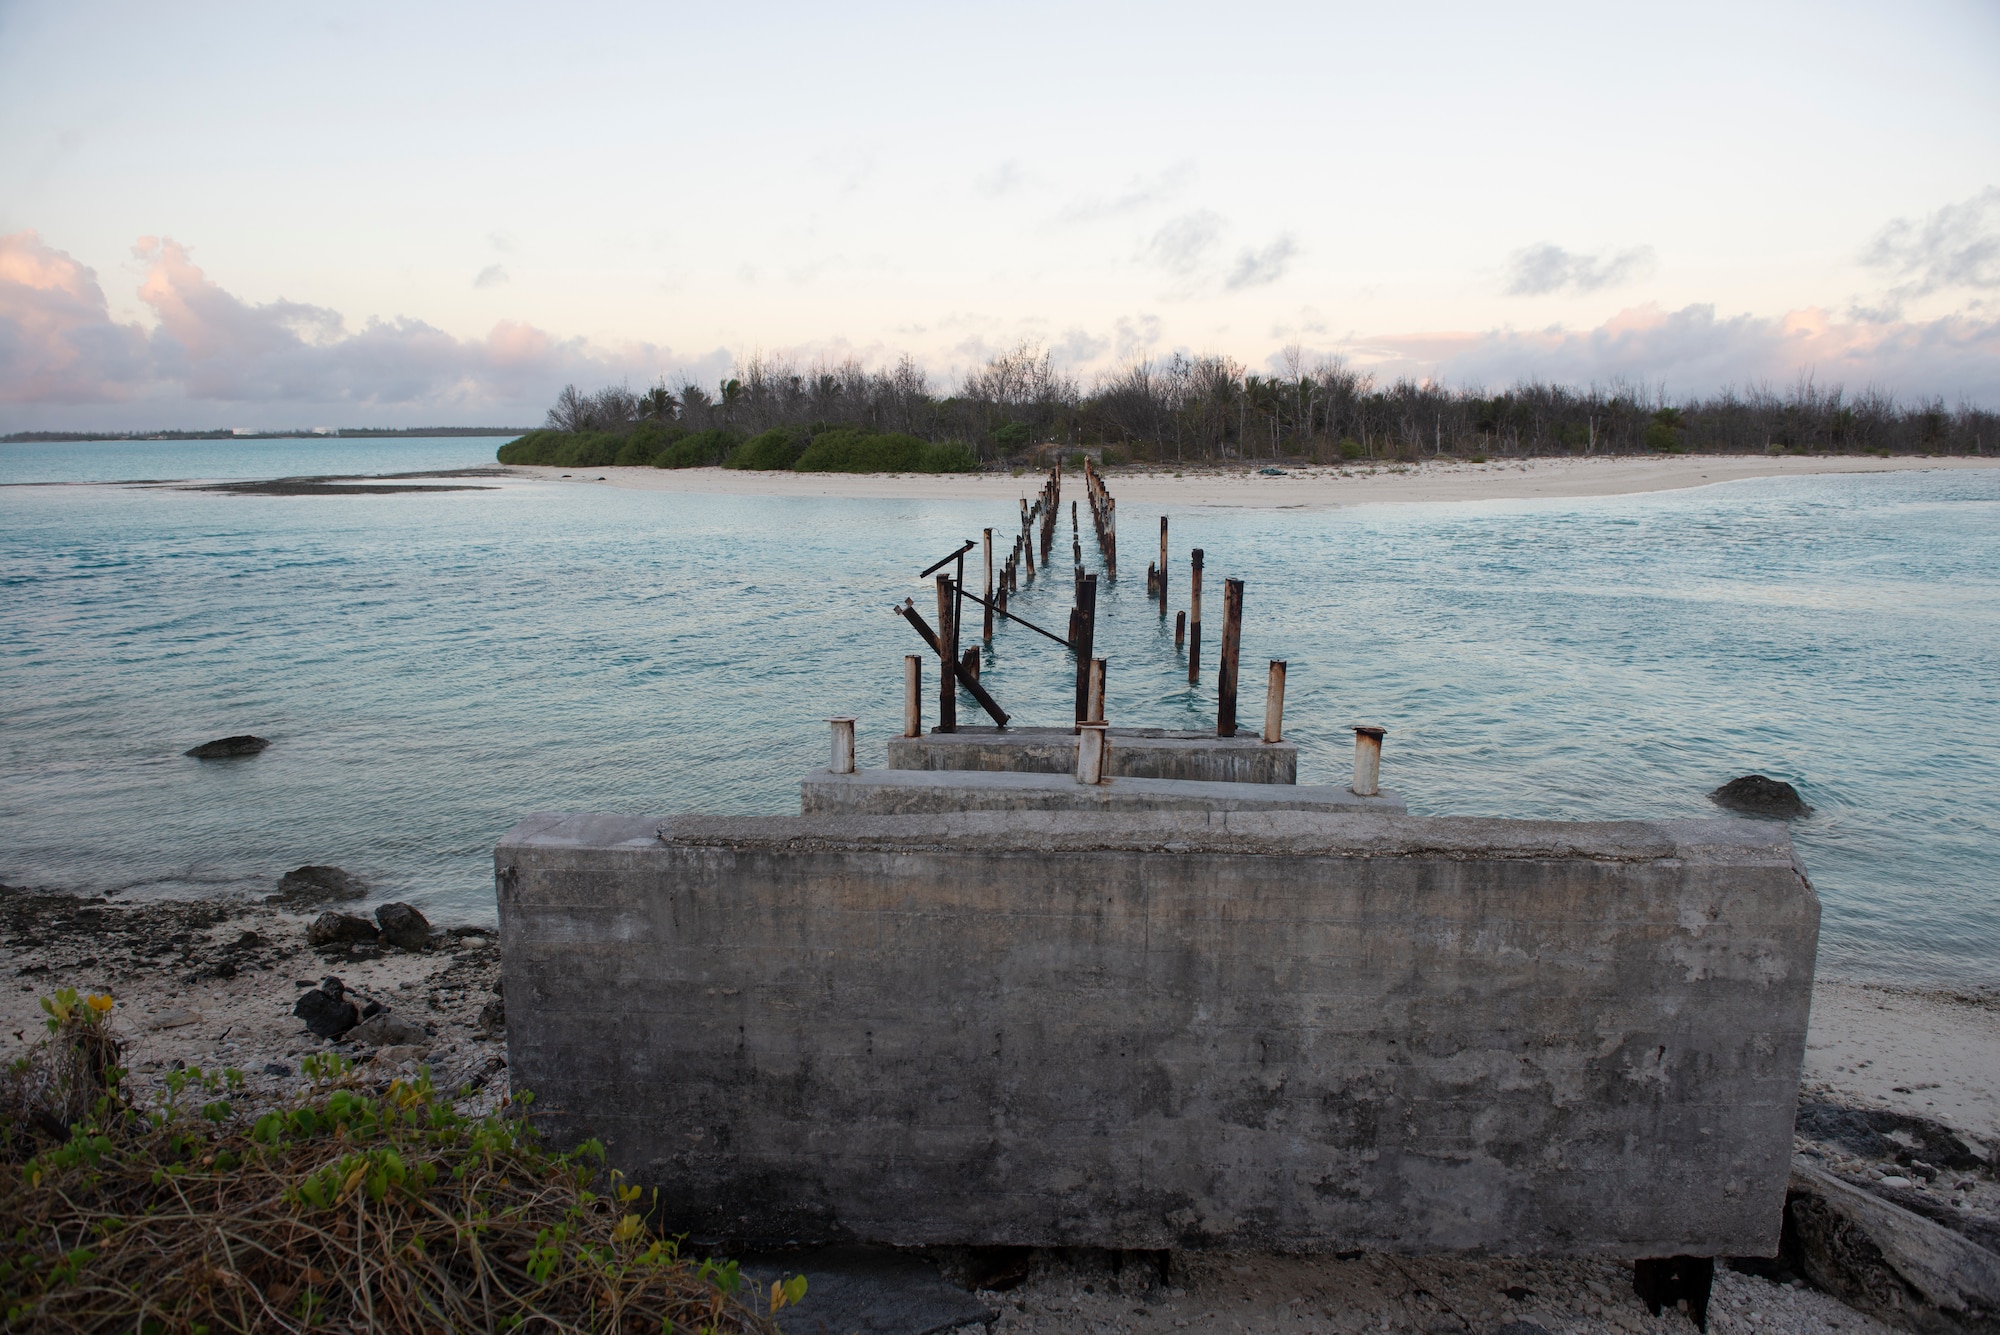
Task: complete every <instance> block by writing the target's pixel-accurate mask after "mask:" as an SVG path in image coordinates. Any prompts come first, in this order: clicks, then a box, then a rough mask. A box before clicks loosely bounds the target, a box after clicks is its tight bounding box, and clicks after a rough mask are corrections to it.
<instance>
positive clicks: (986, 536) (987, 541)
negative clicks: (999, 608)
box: [981, 528, 993, 644]
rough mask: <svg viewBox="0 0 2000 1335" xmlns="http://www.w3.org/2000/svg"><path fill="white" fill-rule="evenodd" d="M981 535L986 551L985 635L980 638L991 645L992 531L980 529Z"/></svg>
mask: <svg viewBox="0 0 2000 1335" xmlns="http://www.w3.org/2000/svg"><path fill="white" fill-rule="evenodd" d="M981 533H982V535H983V536H982V542H983V544H984V546H985V549H986V633H985V635H984V636H982V637H981V638H982V639H984V640H985V642H986V643H988V644H991V643H992V642H993V530H992V529H990V528H989V529H982V530H981Z"/></svg>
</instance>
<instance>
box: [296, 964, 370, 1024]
mask: <svg viewBox="0 0 2000 1335" xmlns="http://www.w3.org/2000/svg"><path fill="white" fill-rule="evenodd" d="M292 1014H294V1015H296V1016H298V1017H299V1018H300V1019H301V1020H304V1021H305V1022H306V1028H308V1029H310V1030H312V1032H313V1033H314V1035H316V1036H317V1037H319V1038H339V1037H340V1036H341V1035H342V1034H344V1033H346V1032H347V1031H348V1030H350V1029H352V1028H354V1026H355V1025H356V1024H357V1023H358V1022H359V1021H360V1019H361V1013H360V1012H359V1011H357V1010H356V1009H355V1008H354V1003H353V1002H351V1001H349V1000H348V999H347V987H346V985H345V984H343V983H342V982H341V981H340V980H339V979H338V978H325V979H322V980H321V981H320V985H319V986H318V987H316V988H314V989H312V991H310V992H306V993H303V994H302V995H300V997H299V1000H298V1004H297V1005H295V1006H293V1007H292Z"/></svg>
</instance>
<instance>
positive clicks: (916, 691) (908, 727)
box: [903, 654, 924, 737]
mask: <svg viewBox="0 0 2000 1335" xmlns="http://www.w3.org/2000/svg"><path fill="white" fill-rule="evenodd" d="M923 735H924V660H923V657H922V656H921V655H919V654H904V655H903V736H905V737H921V736H923Z"/></svg>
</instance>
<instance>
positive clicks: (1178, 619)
mask: <svg viewBox="0 0 2000 1335" xmlns="http://www.w3.org/2000/svg"><path fill="white" fill-rule="evenodd" d="M1186 644H1187V613H1186V612H1176V613H1174V648H1176V649H1180V648H1182V647H1184V646H1185V645H1186Z"/></svg>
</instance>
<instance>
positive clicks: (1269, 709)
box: [1264, 658, 1285, 742]
mask: <svg viewBox="0 0 2000 1335" xmlns="http://www.w3.org/2000/svg"><path fill="white" fill-rule="evenodd" d="M1284 733H1285V660H1284V659H1282V658H1274V659H1272V660H1271V682H1270V685H1268V686H1267V687H1265V689H1264V740H1265V741H1267V742H1282V741H1283V740H1285V737H1284Z"/></svg>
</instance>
